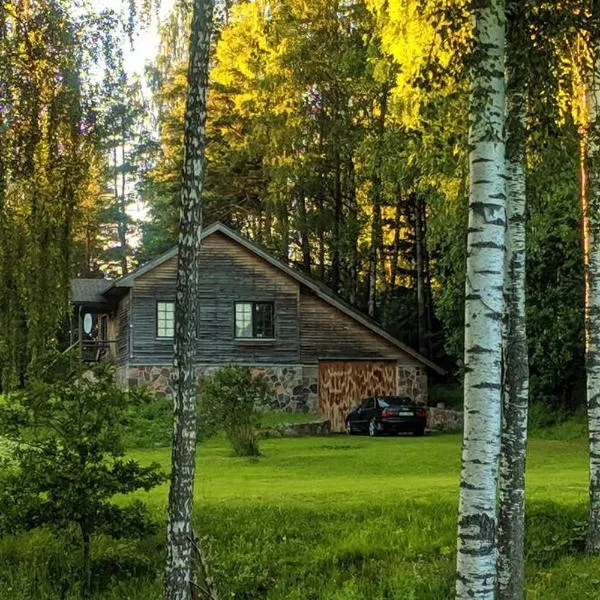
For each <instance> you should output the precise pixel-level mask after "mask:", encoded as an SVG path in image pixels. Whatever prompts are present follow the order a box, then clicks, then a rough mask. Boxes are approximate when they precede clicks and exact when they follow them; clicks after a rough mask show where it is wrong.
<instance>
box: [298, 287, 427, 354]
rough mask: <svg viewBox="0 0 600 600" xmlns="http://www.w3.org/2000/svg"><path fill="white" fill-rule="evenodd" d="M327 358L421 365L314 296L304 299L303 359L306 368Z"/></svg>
mask: <svg viewBox="0 0 600 600" xmlns="http://www.w3.org/2000/svg"><path fill="white" fill-rule="evenodd" d="M323 358H339V359H342V358H356V359H365V358H373V359H377V358H379V359H381V358H384V359H393V360H398V361H399V362H400V363H401V364H406V365H418V364H419V363H418V362H417V361H416V360H415V359H414V358H413V357H411V356H410V355H408V354H406V353H405V352H403V351H402V350H401V349H400V348H398V347H397V346H395V345H394V344H392V343H390V342H388V341H387V340H386V339H384V338H382V337H380V336H379V335H377V334H376V333H375V332H373V331H371V330H370V329H368V328H367V327H365V326H364V325H362V324H361V323H359V322H358V321H356V320H354V319H353V318H351V317H349V316H348V315H346V314H345V313H343V312H342V311H341V310H339V309H337V308H335V307H334V306H331V305H330V304H329V303H327V302H325V301H324V300H321V299H320V298H318V297H317V296H315V295H314V294H313V293H312V292H310V291H306V290H304V289H303V290H302V293H301V295H300V359H301V362H302V363H304V364H310V363H316V362H317V361H318V360H319V359H323Z"/></svg>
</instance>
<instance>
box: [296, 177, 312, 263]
mask: <svg viewBox="0 0 600 600" xmlns="http://www.w3.org/2000/svg"><path fill="white" fill-rule="evenodd" d="M298 212H299V215H298V217H299V222H300V227H299V229H300V246H301V248H302V267H303V268H304V270H305V271H306V272H307V273H308V274H309V275H310V274H311V271H312V257H311V254H310V238H309V226H308V211H307V210H306V196H305V195H304V186H303V185H301V186H300V189H299V193H298Z"/></svg>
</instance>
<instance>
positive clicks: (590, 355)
mask: <svg viewBox="0 0 600 600" xmlns="http://www.w3.org/2000/svg"><path fill="white" fill-rule="evenodd" d="M590 80H591V81H590V82H589V84H588V86H587V89H586V90H585V107H586V113H587V115H586V124H585V126H584V127H583V128H582V135H581V153H580V158H581V204H582V216H583V257H584V259H583V262H584V274H585V305H584V306H585V310H584V315H585V364H586V376H587V410H588V432H589V442H590V490H589V494H590V504H589V523H588V534H587V550H588V552H590V553H591V554H600V355H599V354H598V353H599V351H600V176H599V174H598V167H599V164H600V160H599V159H600V151H599V150H600V147H599V145H598V140H597V135H598V133H597V132H598V123H597V119H598V109H597V102H598V97H599V93H600V89H599V85H598V82H597V76H596V75H595V74H594V73H592V74H590Z"/></svg>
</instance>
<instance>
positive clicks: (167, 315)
mask: <svg viewBox="0 0 600 600" xmlns="http://www.w3.org/2000/svg"><path fill="white" fill-rule="evenodd" d="M174 333H175V302H157V303H156V337H164V338H169V337H173V334H174Z"/></svg>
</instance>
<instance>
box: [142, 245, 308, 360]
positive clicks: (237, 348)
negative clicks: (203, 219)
mask: <svg viewBox="0 0 600 600" xmlns="http://www.w3.org/2000/svg"><path fill="white" fill-rule="evenodd" d="M176 264H177V259H176V258H173V259H171V260H168V261H166V262H164V263H163V264H161V265H159V266H158V267H156V268H154V269H152V271H149V272H148V273H145V274H144V275H142V276H141V277H139V278H138V279H137V280H136V281H135V287H134V288H133V297H132V307H133V359H132V363H138V364H148V363H150V364H152V363H168V362H170V361H171V360H172V355H173V344H172V340H170V339H159V338H157V336H156V303H157V302H158V301H174V300H175V280H176ZM200 268H201V275H200V282H201V283H200V292H199V297H198V301H199V304H200V324H199V332H198V361H199V362H201V363H227V362H229V361H231V362H235V361H239V362H249V363H264V364H268V363H298V361H299V334H298V296H299V284H298V282H296V281H295V280H294V279H292V278H291V277H289V276H287V275H285V274H284V273H282V272H281V271H280V270H279V269H276V268H275V267H273V266H271V265H269V264H267V263H266V262H265V261H263V260H262V259H261V258H259V257H257V256H256V255H254V254H252V253H251V252H249V251H248V250H246V249H245V248H243V247H241V246H239V245H238V244H236V243H235V242H233V241H231V240H230V239H228V238H226V237H225V236H223V235H221V234H218V233H215V234H213V235H211V236H209V237H208V238H206V239H205V240H204V242H203V246H202V251H201V266H200ZM244 300H247V301H266V302H273V303H274V308H275V341H261V340H243V341H241V340H236V339H235V336H234V303H235V302H236V301H244Z"/></svg>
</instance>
